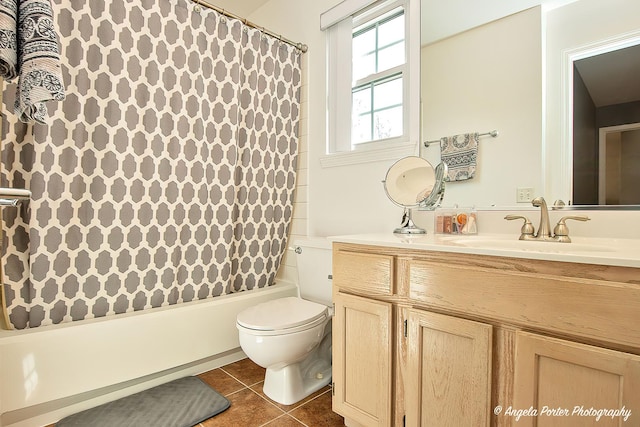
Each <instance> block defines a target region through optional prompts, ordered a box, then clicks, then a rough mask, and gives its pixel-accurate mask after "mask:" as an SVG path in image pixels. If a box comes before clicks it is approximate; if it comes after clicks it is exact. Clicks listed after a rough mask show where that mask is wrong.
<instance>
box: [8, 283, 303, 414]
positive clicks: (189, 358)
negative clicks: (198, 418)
mask: <svg viewBox="0 0 640 427" xmlns="http://www.w3.org/2000/svg"><path fill="white" fill-rule="evenodd" d="M297 294H298V289H297V287H296V286H295V285H294V284H289V283H281V284H277V285H274V286H270V287H268V288H263V289H257V290H252V291H245V292H239V293H236V294H231V295H226V296H221V297H217V298H212V299H209V300H204V301H196V302H192V303H187V304H181V305H176V306H170V307H163V308H159V309H154V310H149V311H145V312H139V313H130V314H123V315H118V316H113V317H108V318H100V319H92V320H86V321H81V322H73V323H66V324H62V325H54V326H46V327H42V328H34V329H32V330H23V331H4V330H3V331H0V427H9V426H11V427H32V426H35V427H41V426H44V425H47V424H50V423H53V422H56V421H58V420H59V419H61V418H64V417H65V416H67V415H70V414H73V413H76V412H79V411H82V410H84V409H88V408H91V407H93V406H97V405H100V404H102V403H106V402H109V401H111V400H114V399H118V398H120V397H123V396H126V395H129V394H132V393H135V392H138V391H141V390H144V389H147V388H149V387H153V386H155V385H158V384H162V383H165V382H167V381H170V380H172V379H175V378H180V377H183V376H186V375H194V374H198V373H201V372H204V371H207V370H210V369H215V368H218V367H220V366H223V365H225V364H227V363H231V362H234V361H236V360H239V359H242V358H244V357H245V355H244V353H242V351H241V349H240V344H239V341H238V331H237V329H236V326H235V319H236V315H237V314H238V313H239V312H240V311H242V310H243V309H245V308H246V307H249V306H251V305H255V304H257V303H260V302H263V301H267V300H270V299H274V298H281V297H286V296H296V295H297Z"/></svg>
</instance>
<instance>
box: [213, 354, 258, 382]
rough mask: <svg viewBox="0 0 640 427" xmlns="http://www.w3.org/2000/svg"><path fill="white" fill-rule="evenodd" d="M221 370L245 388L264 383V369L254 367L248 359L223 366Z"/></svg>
mask: <svg viewBox="0 0 640 427" xmlns="http://www.w3.org/2000/svg"><path fill="white" fill-rule="evenodd" d="M221 369H222V370H223V371H225V372H226V373H228V374H229V375H231V376H233V377H234V378H236V379H237V380H238V381H241V382H242V383H244V384H245V385H247V386H252V385H254V384H255V383H258V382H260V381H264V373H265V372H266V369H264V368H263V367H262V366H259V365H256V364H255V363H254V362H253V361H252V360H251V359H248V358H247V359H242V360H238V361H237V362H234V363H231V364H229V365H225V366H223V367H222V368H221Z"/></svg>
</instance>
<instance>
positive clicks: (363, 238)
mask: <svg viewBox="0 0 640 427" xmlns="http://www.w3.org/2000/svg"><path fill="white" fill-rule="evenodd" d="M534 218H535V217H534ZM534 218H532V220H534ZM534 221H535V220H534ZM518 236H519V233H517V232H514V233H513V234H506V235H505V234H501V235H498V234H488V233H481V234H479V235H478V236H444V235H435V236H434V235H433V234H430V235H428V236H425V237H419V238H412V239H407V238H401V237H397V236H394V235H393V234H392V233H384V234H367V235H351V236H338V237H332V238H331V240H332V241H333V242H334V243H333V245H334V249H333V257H334V258H333V288H334V289H333V301H334V303H335V316H334V328H333V339H334V341H333V373H334V377H333V382H334V391H335V396H334V398H333V409H334V411H336V412H337V413H339V414H340V415H342V416H344V417H345V424H346V425H352V424H354V425H363V426H373V425H403V424H402V423H403V422H406V425H408V426H409V425H411V426H415V425H468V424H473V425H477V426H489V425H491V426H512V425H515V417H514V416H509V415H508V414H505V413H501V412H500V411H499V410H497V409H496V410H495V411H496V412H495V413H494V408H497V407H498V406H500V407H501V408H508V407H512V408H515V409H527V408H529V407H533V408H542V407H543V406H544V405H546V406H548V407H550V408H567V409H568V410H569V411H573V409H574V407H575V406H576V405H580V404H582V402H588V405H593V406H594V407H598V408H601V409H622V408H624V409H626V410H628V411H631V414H633V415H632V416H631V421H632V424H633V423H637V422H638V420H639V419H640V418H638V417H640V415H639V414H640V403H639V402H638V401H637V398H636V397H637V396H638V393H640V389H639V387H640V328H639V327H638V326H637V325H639V324H640V284H639V283H638V277H640V251H638V249H639V248H640V246H639V245H638V241H637V240H635V239H605V238H586V237H580V236H575V239H574V243H568V244H564V243H551V242H519V241H518ZM572 238H573V236H572ZM469 242H475V243H474V244H469ZM512 243H513V244H512ZM518 243H527V244H531V245H533V244H539V245H540V251H537V250H535V251H534V250H529V248H528V247H527V250H525V249H523V248H519V247H518V246H517V244H518ZM514 244H515V246H514ZM572 244H575V245H576V246H574V248H575V249H574V250H570V249H569V247H570V246H571V245H572ZM565 248H566V249H565ZM594 248H595V249H601V248H602V251H600V252H596V251H594V250H593V249H594ZM554 250H555V251H554ZM363 348H366V349H367V350H366V351H364V350H362V349H363ZM445 385H446V386H445ZM352 390H358V392H357V393H354V392H352ZM605 396H609V397H610V398H611V400H607V399H608V398H606V397H605ZM372 402H373V403H372ZM460 408H463V409H460ZM488 408H489V409H488ZM621 419H622V418H621ZM534 420H535V418H533V417H529V418H526V419H524V418H522V419H520V422H519V423H518V425H520V424H525V425H533V424H532V423H534ZM584 420H585V419H584V418H582V417H579V416H575V417H570V418H567V419H566V421H567V423H568V424H566V425H576V426H578V425H584V424H583V423H584ZM572 423H573V424H572Z"/></svg>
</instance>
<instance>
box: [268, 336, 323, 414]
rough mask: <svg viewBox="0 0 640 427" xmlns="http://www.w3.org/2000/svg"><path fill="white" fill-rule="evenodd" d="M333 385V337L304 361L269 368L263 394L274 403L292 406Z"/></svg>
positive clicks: (321, 344)
mask: <svg viewBox="0 0 640 427" xmlns="http://www.w3.org/2000/svg"><path fill="white" fill-rule="evenodd" d="M330 382H331V334H328V335H327V336H325V337H324V339H323V341H322V342H321V343H320V345H319V346H318V347H317V348H316V349H315V350H314V351H313V352H312V353H311V354H310V355H309V356H308V357H307V358H306V359H304V360H303V361H301V362H298V363H292V364H290V365H287V366H285V367H283V368H280V369H273V368H267V372H266V374H265V377H264V386H263V388H262V391H264V394H265V395H267V397H268V398H269V399H271V400H273V401H276V402H278V403H281V404H283V405H291V404H293V403H296V402H299V401H301V400H302V399H304V398H305V397H307V396H309V395H310V394H311V393H314V392H316V391H318V390H320V389H321V388H322V387H324V386H326V385H327V384H329V383H330Z"/></svg>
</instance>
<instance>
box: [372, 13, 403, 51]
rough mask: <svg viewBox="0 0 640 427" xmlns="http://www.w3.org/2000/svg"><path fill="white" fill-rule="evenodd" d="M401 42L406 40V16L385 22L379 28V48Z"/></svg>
mask: <svg viewBox="0 0 640 427" xmlns="http://www.w3.org/2000/svg"><path fill="white" fill-rule="evenodd" d="M400 40H404V14H403V15H400V16H397V17H395V18H393V19H392V20H390V21H387V22H384V23H382V24H380V26H379V27H378V47H379V48H381V47H384V46H388V45H390V44H392V43H395V42H398V41H400Z"/></svg>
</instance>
